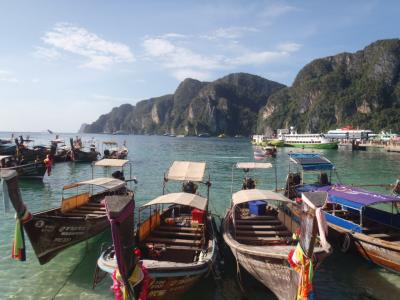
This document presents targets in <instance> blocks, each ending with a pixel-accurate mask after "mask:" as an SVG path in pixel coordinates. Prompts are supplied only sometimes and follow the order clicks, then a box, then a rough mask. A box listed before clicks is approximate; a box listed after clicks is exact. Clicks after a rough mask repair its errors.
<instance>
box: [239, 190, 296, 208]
mask: <svg viewBox="0 0 400 300" xmlns="http://www.w3.org/2000/svg"><path fill="white" fill-rule="evenodd" d="M256 200H266V201H268V200H276V201H283V202H293V201H291V200H290V199H288V198H286V197H285V196H283V195H282V194H278V193H275V192H274V191H270V190H259V189H251V190H241V191H239V192H236V193H234V194H233V195H232V202H233V205H238V204H240V203H245V202H249V201H256Z"/></svg>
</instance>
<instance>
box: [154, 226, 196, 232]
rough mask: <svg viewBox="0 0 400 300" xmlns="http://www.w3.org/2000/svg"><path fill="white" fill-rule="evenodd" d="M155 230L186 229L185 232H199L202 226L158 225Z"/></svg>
mask: <svg viewBox="0 0 400 300" xmlns="http://www.w3.org/2000/svg"><path fill="white" fill-rule="evenodd" d="M157 230H163V231H164V230H165V231H187V232H201V231H202V227H186V226H173V225H160V226H159V227H158V228H157Z"/></svg>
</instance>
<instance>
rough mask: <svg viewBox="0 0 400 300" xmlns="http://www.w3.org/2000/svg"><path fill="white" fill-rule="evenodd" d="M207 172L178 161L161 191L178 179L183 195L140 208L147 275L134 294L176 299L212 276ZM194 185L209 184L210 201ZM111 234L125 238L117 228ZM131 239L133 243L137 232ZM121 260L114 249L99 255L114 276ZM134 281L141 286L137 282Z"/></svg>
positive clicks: (140, 236) (120, 246)
mask: <svg viewBox="0 0 400 300" xmlns="http://www.w3.org/2000/svg"><path fill="white" fill-rule="evenodd" d="M205 168H206V164H205V163H204V162H187V161H175V162H174V163H173V164H172V166H171V168H170V169H169V171H168V173H167V175H165V176H164V178H165V180H164V189H163V190H164V191H165V183H166V182H167V181H171V180H175V181H183V190H184V191H183V192H177V193H168V194H164V195H162V196H159V197H157V198H155V199H153V200H152V201H150V202H148V203H147V204H145V205H143V206H142V207H141V208H140V209H139V225H138V228H137V231H136V241H137V246H138V248H139V249H140V252H141V257H140V258H141V261H140V264H141V265H142V270H143V272H144V273H145V275H144V278H143V282H142V283H141V284H140V287H139V286H137V287H136V288H135V290H136V293H137V294H143V293H145V294H146V297H147V299H157V300H161V299H178V298H179V297H180V296H181V295H183V294H184V293H185V292H186V291H187V290H188V289H190V288H191V287H192V286H193V285H194V284H195V283H196V282H198V281H199V280H200V279H201V278H202V277H203V276H204V275H206V274H208V273H209V272H210V271H211V268H212V265H213V263H214V262H215V260H216V257H217V244H216V236H215V232H214V231H215V228H214V227H213V222H212V216H211V214H210V213H209V212H208V195H209V187H210V182H209V180H208V181H204V180H203V177H204V172H205ZM196 183H197V184H198V183H204V184H205V185H206V187H207V198H204V197H202V196H200V195H198V194H196V192H197V191H196V190H197V186H196ZM146 213H148V216H147V218H145V219H144V220H143V221H142V222H141V220H140V217H141V214H146ZM112 231H113V237H114V235H116V236H126V233H124V231H123V230H122V229H120V230H119V229H118V227H115V228H112ZM129 235H131V237H132V240H133V231H131V232H130V233H129ZM113 241H114V248H115V249H116V250H117V249H125V248H126V247H127V246H126V245H125V244H124V243H123V242H122V241H119V242H117V241H116V239H114V240H113ZM131 242H132V241H129V240H128V241H125V243H131ZM128 247H129V246H128ZM132 255H133V254H132V252H130V253H129V252H128V254H127V255H125V256H123V257H121V258H122V260H124V261H128V260H129V259H131V256H132ZM119 258H120V256H119V254H118V252H116V253H115V254H114V250H113V249H112V248H111V250H110V249H109V250H107V251H105V252H104V253H103V254H102V255H101V256H100V258H99V260H98V265H99V267H100V268H101V269H102V270H103V271H106V272H108V273H110V274H113V273H114V271H115V269H116V267H117V266H118V268H119V270H120V268H121V265H120V263H119V261H118V260H119ZM117 261H118V263H117ZM131 267H132V266H131ZM146 274H147V275H146ZM136 277H139V276H136ZM134 282H135V283H136V284H137V280H136V281H134ZM130 284H132V283H130Z"/></svg>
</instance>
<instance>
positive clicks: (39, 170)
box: [0, 155, 46, 179]
mask: <svg viewBox="0 0 400 300" xmlns="http://www.w3.org/2000/svg"><path fill="white" fill-rule="evenodd" d="M0 170H15V171H16V172H17V174H18V177H19V178H20V179H43V177H44V175H45V173H46V166H45V164H44V163H43V162H28V163H19V162H18V161H17V160H16V159H15V158H14V157H13V156H11V155H0Z"/></svg>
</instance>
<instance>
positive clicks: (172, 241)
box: [145, 236, 201, 246]
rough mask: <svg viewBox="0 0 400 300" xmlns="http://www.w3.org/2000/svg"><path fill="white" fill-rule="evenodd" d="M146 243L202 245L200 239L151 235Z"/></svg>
mask: <svg viewBox="0 0 400 300" xmlns="http://www.w3.org/2000/svg"><path fill="white" fill-rule="evenodd" d="M145 242H146V243H163V244H166V245H187V246H200V245H201V241H200V240H184V239H174V238H162V237H155V236H150V237H148V238H147V239H146V241H145Z"/></svg>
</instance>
